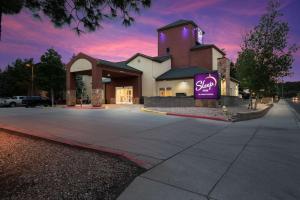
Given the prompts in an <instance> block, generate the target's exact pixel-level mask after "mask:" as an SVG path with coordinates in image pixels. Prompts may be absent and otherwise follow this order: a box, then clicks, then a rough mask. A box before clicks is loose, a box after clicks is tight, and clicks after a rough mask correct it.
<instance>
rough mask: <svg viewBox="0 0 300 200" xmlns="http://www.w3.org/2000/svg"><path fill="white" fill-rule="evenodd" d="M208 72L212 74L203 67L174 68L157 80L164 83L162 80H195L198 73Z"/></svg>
mask: <svg viewBox="0 0 300 200" xmlns="http://www.w3.org/2000/svg"><path fill="white" fill-rule="evenodd" d="M207 72H210V70H208V69H206V68H202V67H187V68H173V69H170V70H169V71H167V72H165V73H163V74H162V75H160V76H159V77H157V78H156V80H158V81H162V80H174V79H184V78H193V77H194V76H195V75H196V74H198V73H207Z"/></svg>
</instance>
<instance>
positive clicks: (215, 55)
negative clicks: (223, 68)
mask: <svg viewBox="0 0 300 200" xmlns="http://www.w3.org/2000/svg"><path fill="white" fill-rule="evenodd" d="M212 55H213V56H212V59H213V60H212V70H218V59H219V58H222V57H223V55H222V54H221V53H220V52H219V51H218V50H216V49H215V48H212Z"/></svg>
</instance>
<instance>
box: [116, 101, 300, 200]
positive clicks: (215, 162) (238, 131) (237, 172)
mask: <svg viewBox="0 0 300 200" xmlns="http://www.w3.org/2000/svg"><path fill="white" fill-rule="evenodd" d="M297 123H298V122H297V121H296V118H295V117H294V115H293V113H292V112H291V110H290V108H289V107H288V106H287V104H286V102H285V101H281V102H280V103H279V104H275V106H274V107H273V108H272V109H271V110H270V111H269V113H268V114H267V115H266V116H265V117H263V118H261V119H256V120H251V121H245V122H239V123H233V124H230V125H229V126H227V127H226V128H223V129H221V130H219V131H217V132H216V133H214V134H213V135H210V136H208V137H206V138H204V139H202V140H199V141H198V142H197V143H194V144H193V145H191V146H190V147H188V148H186V149H184V150H182V151H180V152H178V153H176V154H174V155H173V156H171V157H169V158H168V159H166V160H164V161H162V162H161V163H159V164H158V165H157V166H155V167H153V168H152V169H150V170H149V171H147V172H146V173H144V174H142V175H141V176H140V177H138V178H136V179H135V181H134V182H133V183H132V184H131V185H130V186H129V187H128V188H127V189H126V190H125V191H124V192H123V193H122V194H121V196H120V197H119V200H134V199H143V200H152V199H153V200H154V199H156V200H157V199H172V200H174V199H195V200H196V199H217V200H235V199H236V200H244V199H245V200H248V199H249V200H253V199H255V200H260V199H261V200H268V199H294V200H296V199H300V171H299V169H300V156H299V155H300V129H299V127H298V125H297Z"/></svg>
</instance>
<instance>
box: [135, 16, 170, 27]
mask: <svg viewBox="0 0 300 200" xmlns="http://www.w3.org/2000/svg"><path fill="white" fill-rule="evenodd" d="M135 20H136V23H141V24H144V25H151V26H154V27H160V26H163V25H164V24H166V22H165V21H163V20H161V19H157V18H154V17H147V16H138V17H136V19H135Z"/></svg>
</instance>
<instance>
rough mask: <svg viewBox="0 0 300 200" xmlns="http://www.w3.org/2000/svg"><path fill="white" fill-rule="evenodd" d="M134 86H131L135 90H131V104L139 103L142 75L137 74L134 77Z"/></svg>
mask: <svg viewBox="0 0 300 200" xmlns="http://www.w3.org/2000/svg"><path fill="white" fill-rule="evenodd" d="M134 85H135V86H136V87H134V88H133V90H135V91H134V92H133V95H134V96H133V104H140V101H141V97H142V76H141V75H139V76H138V77H136V79H135V84H134Z"/></svg>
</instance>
